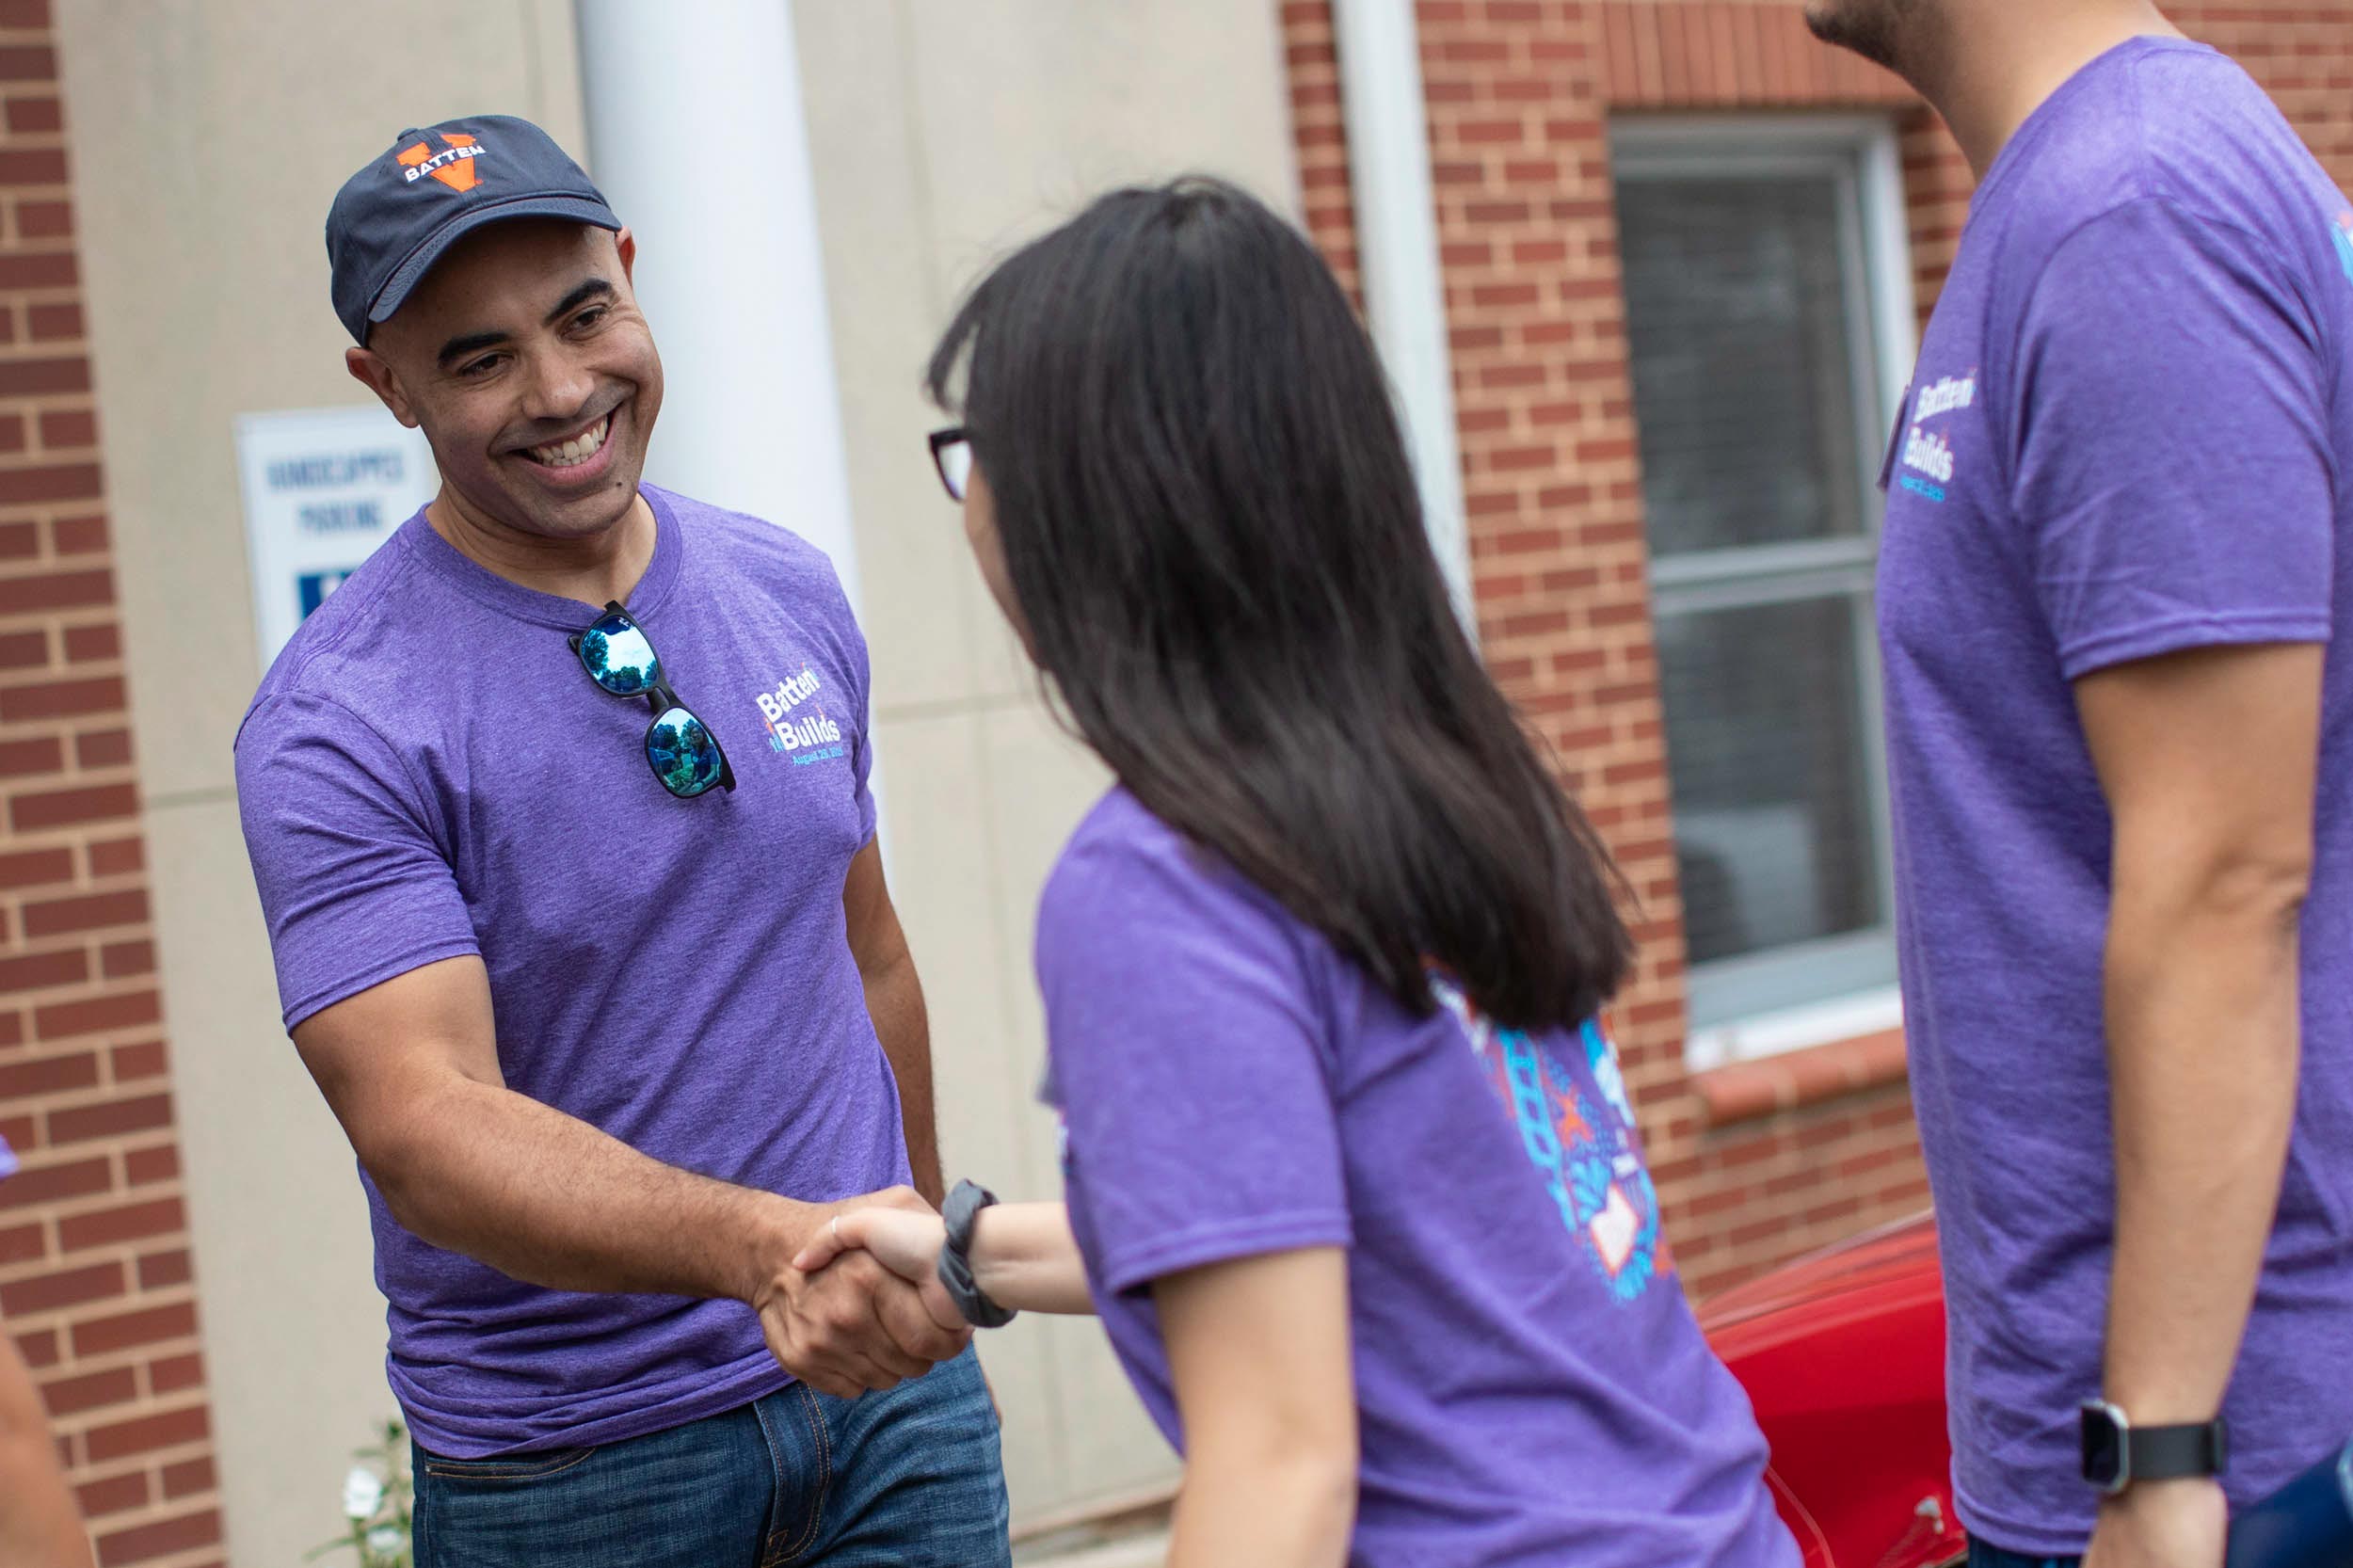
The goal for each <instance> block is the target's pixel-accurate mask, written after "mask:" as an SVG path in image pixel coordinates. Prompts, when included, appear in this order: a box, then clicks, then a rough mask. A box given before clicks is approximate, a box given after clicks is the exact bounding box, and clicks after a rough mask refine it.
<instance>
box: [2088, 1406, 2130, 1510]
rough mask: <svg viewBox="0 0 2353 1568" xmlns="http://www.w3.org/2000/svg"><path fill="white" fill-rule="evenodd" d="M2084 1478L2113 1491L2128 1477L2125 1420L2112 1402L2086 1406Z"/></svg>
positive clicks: (2104, 1489) (2099, 1486) (2104, 1490)
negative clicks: (2122, 1420)
mask: <svg viewBox="0 0 2353 1568" xmlns="http://www.w3.org/2000/svg"><path fill="white" fill-rule="evenodd" d="M2084 1480H2088V1481H2089V1482H2090V1483H2091V1484H2092V1485H2094V1486H2096V1487H2098V1488H2100V1489H2101V1490H2102V1491H2103V1492H2113V1491H2115V1490H2116V1489H2117V1487H2118V1486H2120V1485H2121V1483H2122V1482H2123V1480H2124V1423H2123V1422H2121V1421H2120V1420H2118V1419H2117V1418H2116V1412H2115V1411H2114V1410H2113V1409H2111V1408H2110V1407H2109V1406H2107V1405H2105V1404H2100V1403H2096V1402H2095V1403H2091V1404H2087V1405H2085V1406H2084Z"/></svg>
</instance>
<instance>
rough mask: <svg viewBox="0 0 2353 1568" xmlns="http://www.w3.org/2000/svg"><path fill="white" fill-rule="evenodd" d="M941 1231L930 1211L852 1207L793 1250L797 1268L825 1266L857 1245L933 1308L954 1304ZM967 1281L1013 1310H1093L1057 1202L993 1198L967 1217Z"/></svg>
mask: <svg viewBox="0 0 2353 1568" xmlns="http://www.w3.org/2000/svg"><path fill="white" fill-rule="evenodd" d="M945 1241H946V1232H945V1230H944V1229H943V1227H942V1226H941V1224H940V1220H939V1216H938V1215H936V1214H910V1213H907V1212H905V1211H904V1210H902V1209H891V1208H856V1209H852V1210H851V1211H849V1212H848V1213H846V1214H841V1215H838V1216H836V1217H835V1218H834V1219H832V1220H830V1221H828V1222H827V1223H826V1224H825V1226H824V1229H822V1230H820V1231H818V1232H817V1234H816V1236H815V1238H814V1239H813V1240H810V1242H809V1244H808V1247H807V1248H805V1249H804V1250H803V1251H802V1253H801V1255H800V1256H798V1257H795V1258H794V1259H793V1260H792V1266H793V1267H794V1268H796V1269H803V1270H808V1271H809V1272H815V1271H817V1270H819V1269H823V1268H824V1267H825V1265H827V1264H828V1263H830V1262H832V1261H833V1260H834V1259H835V1258H836V1257H838V1256H840V1255H841V1254H842V1253H845V1252H848V1251H850V1250H851V1249H853V1248H858V1247H863V1248H865V1249H866V1250H867V1251H869V1252H871V1253H872V1254H873V1255H874V1256H876V1257H877V1258H879V1259H881V1260H882V1263H883V1266H884V1267H885V1268H888V1270H890V1272H893V1273H895V1274H897V1275H899V1276H900V1277H901V1278H902V1279H905V1280H909V1281H912V1282H913V1283H915V1284H916V1285H918V1286H920V1287H921V1288H923V1289H925V1290H926V1291H929V1292H936V1294H935V1298H934V1307H935V1315H938V1314H939V1312H940V1311H941V1310H942V1309H945V1310H947V1311H951V1312H952V1310H953V1307H954V1304H953V1303H952V1302H951V1301H949V1299H948V1295H947V1292H946V1291H945V1290H944V1289H941V1288H939V1285H938V1277H939V1249H940V1247H941V1246H942V1245H943V1244H944V1243H945ZM971 1262H972V1281H973V1283H974V1284H976V1285H978V1286H979V1287H980V1288H981V1293H982V1294H983V1295H984V1296H986V1297H987V1298H988V1299H989V1300H990V1301H993V1302H995V1303H996V1304H998V1305H999V1306H1003V1307H1010V1308H1012V1309H1013V1310H1014V1311H1016V1312H1056V1313H1064V1314H1069V1315H1075V1316H1092V1315H1093V1314H1094V1312H1095V1300H1094V1298H1093V1297H1092V1296H1090V1295H1089V1294H1088V1293H1087V1278H1086V1266H1085V1264H1083V1263H1082V1262H1080V1258H1079V1243H1078V1241H1077V1240H1074V1239H1073V1238H1072V1236H1071V1234H1070V1212H1069V1210H1068V1209H1066V1208H1064V1207H1063V1206H1062V1205H1061V1204H1058V1203H1008V1204H998V1205H995V1206H992V1207H990V1208H984V1209H983V1210H981V1213H980V1216H979V1217H978V1218H977V1219H975V1220H974V1221H973V1222H972V1255H971Z"/></svg>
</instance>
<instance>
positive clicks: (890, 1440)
mask: <svg viewBox="0 0 2353 1568" xmlns="http://www.w3.org/2000/svg"><path fill="white" fill-rule="evenodd" d="M414 1461H415V1464H414V1475H415V1477H416V1485H417V1502H416V1548H417V1549H416V1564H417V1568H538V1565H541V1564H545V1565H548V1568H555V1565H557V1564H561V1565H562V1568H786V1565H788V1564H790V1565H792V1568H808V1565H822V1568H886V1565H888V1568H1006V1565H1007V1564H1009V1563H1010V1562H1011V1560H1012V1554H1011V1548H1010V1547H1009V1546H1008V1545H1007V1544H1006V1539H1005V1526H1006V1518H1007V1509H1006V1503H1005V1476H1004V1469H1003V1466H1002V1464H1001V1463H1000V1458H999V1451H998V1442H997V1413H996V1410H995V1408H994V1407H993V1406H992V1404H991V1403H990V1401H989V1397H988V1388H987V1385H986V1384H984V1383H983V1382H982V1381H981V1365H980V1361H979V1358H978V1357H976V1356H975V1355H974V1354H973V1353H972V1352H970V1351H966V1352H964V1353H963V1354H962V1355H960V1356H958V1357H956V1359H955V1360H953V1361H946V1362H942V1363H940V1365H938V1366H937V1367H935V1368H932V1370H931V1371H929V1372H927V1373H926V1374H924V1375H923V1376H922V1377H920V1378H917V1379H915V1380H914V1381H913V1382H911V1383H903V1384H900V1385H899V1386H898V1387H896V1388H893V1389H891V1390H890V1391H889V1392H888V1393H883V1394H867V1395H865V1396H863V1397H861V1398H858V1399H856V1400H837V1399H834V1398H832V1397H831V1396H830V1395H825V1394H819V1393H816V1392H814V1391H813V1390H811V1389H809V1388H808V1387H805V1386H804V1385H802V1384H797V1383H796V1384H792V1385H791V1386H789V1387H786V1388H782V1389H779V1390H778V1391H777V1392H776V1393H774V1394H771V1395H769V1396H768V1397H767V1398H766V1399H764V1400H760V1401H759V1402H758V1403H756V1404H749V1405H745V1406H744V1407H743V1408H741V1409H739V1410H731V1411H728V1413H727V1414H725V1415H723V1416H711V1417H708V1418H707V1419H704V1420H700V1421H696V1422H692V1423H690V1424H689V1425H686V1426H682V1427H678V1428H675V1429H673V1430H671V1431H669V1432H653V1433H650V1434H648V1435H647V1436H645V1437H637V1438H632V1439H630V1440H629V1441H627V1442H624V1443H610V1444H607V1445H605V1446H604V1447H602V1448H557V1449H552V1450H548V1451H545V1452H540V1453H531V1454H519V1455H516V1456H514V1457H512V1458H506V1459H444V1458H441V1457H440V1455H438V1454H432V1453H428V1452H426V1451H425V1450H424V1449H423V1448H418V1449H416V1450H415V1453H414Z"/></svg>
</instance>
